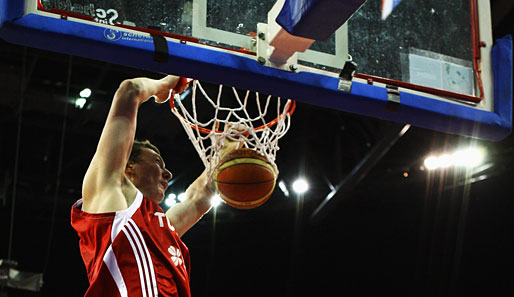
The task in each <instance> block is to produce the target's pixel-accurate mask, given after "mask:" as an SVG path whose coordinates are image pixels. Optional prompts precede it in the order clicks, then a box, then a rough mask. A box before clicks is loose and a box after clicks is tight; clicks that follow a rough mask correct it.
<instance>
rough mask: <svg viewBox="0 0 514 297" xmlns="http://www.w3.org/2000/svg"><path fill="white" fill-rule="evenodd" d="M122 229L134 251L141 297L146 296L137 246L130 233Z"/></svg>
mask: <svg viewBox="0 0 514 297" xmlns="http://www.w3.org/2000/svg"><path fill="white" fill-rule="evenodd" d="M122 231H123V233H125V236H127V239H128V240H129V242H130V246H131V247H132V252H133V253H134V257H135V258H136V263H137V269H138V270H139V279H140V281H141V293H142V294H143V297H147V296H146V285H145V277H144V272H143V269H142V268H141V260H140V259H139V255H138V252H137V248H136V246H135V245H134V241H133V239H132V237H131V235H130V233H129V232H128V231H127V230H126V229H125V228H123V229H122ZM145 264H146V263H145ZM149 297H150V296H149Z"/></svg>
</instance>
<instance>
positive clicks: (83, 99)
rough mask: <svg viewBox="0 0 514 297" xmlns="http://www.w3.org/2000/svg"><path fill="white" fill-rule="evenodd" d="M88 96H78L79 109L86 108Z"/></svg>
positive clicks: (76, 104) (76, 102) (76, 101)
mask: <svg viewBox="0 0 514 297" xmlns="http://www.w3.org/2000/svg"><path fill="white" fill-rule="evenodd" d="M86 101H87V100H86V98H77V99H75V107H76V108H78V109H82V108H84V105H86Z"/></svg>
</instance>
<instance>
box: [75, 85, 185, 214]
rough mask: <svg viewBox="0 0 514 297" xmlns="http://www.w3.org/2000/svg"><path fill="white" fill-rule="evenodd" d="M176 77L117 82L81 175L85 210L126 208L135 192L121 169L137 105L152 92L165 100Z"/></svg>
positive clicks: (161, 99)
mask: <svg viewBox="0 0 514 297" xmlns="http://www.w3.org/2000/svg"><path fill="white" fill-rule="evenodd" d="M178 79H179V78H178V77H176V76H167V77H165V78H163V79H160V80H153V79H148V78H135V79H130V80H125V81H123V82H122V83H121V84H120V86H119V88H118V90H117V91H116V93H115V95H114V99H113V102H112V105H111V109H110V110H109V114H108V116H107V120H106V122H105V126H104V128H103V131H102V135H101V136H100V141H99V142H98V146H97V149H96V153H95V155H94V156H93V159H92V161H91V163H90V165H89V168H88V170H87V172H86V175H85V177H84V181H83V185H82V195H83V199H84V204H83V208H84V210H85V211H87V212H91V213H101V212H112V211H118V210H122V209H125V208H127V206H128V202H127V199H132V198H133V196H134V195H135V192H136V188H135V187H134V186H133V185H132V184H131V183H130V182H129V181H128V180H127V179H126V177H125V175H124V172H125V167H126V165H127V161H128V158H129V155H130V150H131V148H132V144H133V142H134V136H135V131H136V120H137V111H138V108H139V106H140V105H141V104H142V103H143V102H145V101H146V100H148V98H150V97H151V96H152V95H155V96H156V97H157V98H156V101H157V102H164V101H166V100H167V99H168V97H169V95H170V90H171V89H172V88H174V87H175V86H176V84H177V81H178Z"/></svg>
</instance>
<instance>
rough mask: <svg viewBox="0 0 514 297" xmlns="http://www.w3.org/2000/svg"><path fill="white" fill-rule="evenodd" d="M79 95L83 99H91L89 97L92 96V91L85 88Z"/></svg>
mask: <svg viewBox="0 0 514 297" xmlns="http://www.w3.org/2000/svg"><path fill="white" fill-rule="evenodd" d="M79 95H80V97H82V98H89V96H91V89H90V88H85V89H84V90H82V91H80V93H79Z"/></svg>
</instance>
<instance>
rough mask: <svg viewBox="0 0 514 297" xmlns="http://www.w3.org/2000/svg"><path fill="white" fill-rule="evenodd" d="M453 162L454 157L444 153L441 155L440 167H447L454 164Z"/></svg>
mask: <svg viewBox="0 0 514 297" xmlns="http://www.w3.org/2000/svg"><path fill="white" fill-rule="evenodd" d="M452 164H453V159H452V156H451V155H450V154H442V155H441V156H439V167H441V168H447V167H450V166H452Z"/></svg>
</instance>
